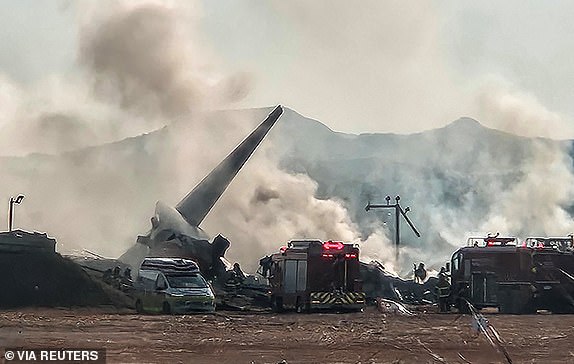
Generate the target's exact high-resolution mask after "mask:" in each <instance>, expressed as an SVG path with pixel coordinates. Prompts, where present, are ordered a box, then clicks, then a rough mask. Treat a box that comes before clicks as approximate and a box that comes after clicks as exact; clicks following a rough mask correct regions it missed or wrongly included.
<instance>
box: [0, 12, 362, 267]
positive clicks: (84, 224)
mask: <svg viewBox="0 0 574 364" xmlns="http://www.w3.org/2000/svg"><path fill="white" fill-rule="evenodd" d="M186 19H188V18H186V17H182V16H181V14H180V13H179V12H178V11H177V9H174V8H171V7H169V6H164V5H162V4H157V3H149V4H138V5H133V4H130V3H126V4H125V5H124V4H116V5H114V6H112V7H111V8H110V9H105V10H104V11H99V12H97V13H96V14H95V15H94V17H93V18H89V17H88V18H87V20H85V21H84V23H85V24H86V25H85V26H83V27H82V28H81V29H80V32H79V36H80V49H79V66H80V68H81V70H82V72H81V75H79V76H75V78H66V77H65V76H63V75H62V76H59V77H54V78H53V79H51V80H48V81H47V82H46V83H45V84H44V85H42V87H40V88H39V89H38V91H36V92H33V91H30V90H26V89H24V88H22V89H20V88H19V86H18V85H13V84H12V83H10V82H8V81H5V82H3V83H2V85H3V88H2V90H7V91H5V92H3V97H2V102H3V103H6V104H7V107H6V110H7V111H9V114H8V115H7V116H6V117H7V118H8V120H5V121H4V123H3V124H4V126H5V127H6V128H7V129H6V130H10V131H11V132H10V135H16V131H17V130H23V129H25V130H26V138H25V139H18V142H17V143H15V146H17V147H18V149H17V150H16V149H13V150H12V149H11V150H6V151H5V153H6V154H9V153H10V152H15V153H14V154H23V153H29V152H43V153H54V154H57V155H55V156H42V155H36V156H29V157H27V158H20V159H18V158H12V159H4V160H3V162H4V164H5V165H6V167H7V170H9V171H10V174H11V176H10V177H9V178H5V179H3V181H2V190H3V191H11V192H9V193H12V194H16V193H24V194H25V195H26V196H27V197H26V200H25V202H24V203H23V204H22V205H21V206H18V211H17V220H16V221H17V226H20V227H24V228H28V229H36V230H41V231H42V230H45V231H48V232H49V233H50V234H52V235H54V236H56V237H57V238H58V240H59V250H60V251H62V252H70V251H73V250H81V249H89V250H91V251H95V252H97V253H100V254H103V255H108V256H118V255H120V254H121V253H122V252H123V251H124V250H125V249H127V248H128V247H130V246H131V245H132V244H133V243H134V242H135V238H136V236H137V235H138V234H142V233H145V232H146V231H147V229H149V218H150V217H151V216H152V214H153V208H154V206H155V201H156V200H164V201H166V202H167V203H169V204H172V205H175V203H177V202H178V199H179V198H181V197H182V196H184V195H185V194H186V193H187V192H189V190H190V189H191V188H192V187H193V186H194V184H195V183H197V182H199V180H200V179H201V178H202V177H203V176H204V175H205V174H206V173H208V172H209V170H210V169H211V168H212V167H213V166H215V165H216V164H217V162H218V161H219V160H221V159H222V158H223V157H224V156H225V155H226V154H227V153H228V152H229V151H231V149H232V148H233V147H234V146H235V145H236V144H237V143H238V142H239V141H241V139H242V138H243V137H245V136H246V135H247V134H248V132H249V131H250V130H251V129H252V128H253V126H254V125H255V123H256V122H258V121H259V120H260V119H262V117H260V116H259V115H258V116H257V118H252V117H241V116H235V115H234V116H232V117H228V116H226V115H225V113H220V114H217V115H215V116H214V115H212V114H210V112H211V111H212V110H213V109H220V108H226V107H229V105H230V102H232V101H234V100H236V99H237V98H240V97H241V96H242V95H244V94H245V92H246V90H247V89H248V88H249V83H248V82H243V79H244V78H243V76H242V75H231V76H229V77H223V76H220V75H214V73H213V72H212V71H211V70H206V68H205V63H209V61H208V59H209V57H210V56H208V55H207V54H208V53H209V52H205V53H204V52H202V49H201V46H200V44H197V43H196V42H197V39H195V36H194V35H193V34H191V35H190V34H188V31H187V30H186V28H185V27H184V26H183V25H184V20H186ZM214 80H215V81H214ZM14 90H16V91H18V92H14ZM19 94H20V95H19ZM11 95H16V96H14V98H15V99H14V100H12V99H10V97H9V96H11ZM35 100H40V101H42V102H41V106H40V107H37V108H34V109H32V110H29V109H27V108H26V105H28V103H33V102H34V101H35ZM164 124H169V126H168V127H167V128H164V129H161V130H159V131H154V132H152V133H150V134H148V135H144V136H143V137H139V138H137V139H127V140H124V141H122V142H115V143H112V144H109V145H106V146H103V147H95V148H90V149H82V148H83V147H86V146H90V145H98V144H101V143H103V142H114V141H117V140H121V139H122V138H124V137H126V136H132V135H138V134H140V133H142V132H150V131H153V130H155V129H158V128H160V127H161V126H162V125H164ZM62 152H65V153H63V154H60V153H62ZM263 152H264V151H263V150H262V151H258V152H257V153H256V158H254V160H252V161H250V162H249V163H248V165H247V167H246V169H245V170H244V171H242V173H240V176H241V177H240V178H238V180H237V181H236V182H234V183H233V184H232V188H230V190H229V191H227V193H226V194H225V195H224V199H223V200H222V201H221V207H217V208H216V209H215V210H214V211H213V212H212V213H211V215H210V216H209V217H208V219H207V221H206V222H205V225H206V226H205V228H206V230H207V231H208V232H210V233H212V234H216V233H222V234H224V235H227V236H228V237H229V238H230V240H231V241H232V243H233V248H232V250H231V251H230V258H231V259H233V260H240V261H242V262H245V263H246V265H247V267H248V268H249V269H255V265H254V263H255V262H256V261H257V260H258V259H259V257H260V256H261V255H264V254H266V253H269V252H271V251H274V250H276V249H277V248H278V247H279V246H280V245H283V244H285V242H286V241H287V240H289V239H291V238H305V237H309V238H321V239H338V240H345V241H351V240H356V239H357V238H358V233H357V229H356V227H355V226H354V224H353V223H352V222H351V221H350V219H349V217H348V215H347V212H346V210H345V209H344V208H343V207H342V206H341V205H340V204H339V203H338V202H336V201H334V200H319V199H316V198H315V197H314V193H315V189H316V185H315V183H314V182H313V181H312V180H311V179H309V178H308V177H307V176H304V175H293V174H289V173H286V172H284V171H282V170H280V169H278V167H277V163H276V161H275V160H274V159H272V158H271V157H269V156H267V155H265V154H262V153H263ZM58 154H59V155H58ZM35 174H37V176H38V178H37V179H35V178H34V175H35Z"/></svg>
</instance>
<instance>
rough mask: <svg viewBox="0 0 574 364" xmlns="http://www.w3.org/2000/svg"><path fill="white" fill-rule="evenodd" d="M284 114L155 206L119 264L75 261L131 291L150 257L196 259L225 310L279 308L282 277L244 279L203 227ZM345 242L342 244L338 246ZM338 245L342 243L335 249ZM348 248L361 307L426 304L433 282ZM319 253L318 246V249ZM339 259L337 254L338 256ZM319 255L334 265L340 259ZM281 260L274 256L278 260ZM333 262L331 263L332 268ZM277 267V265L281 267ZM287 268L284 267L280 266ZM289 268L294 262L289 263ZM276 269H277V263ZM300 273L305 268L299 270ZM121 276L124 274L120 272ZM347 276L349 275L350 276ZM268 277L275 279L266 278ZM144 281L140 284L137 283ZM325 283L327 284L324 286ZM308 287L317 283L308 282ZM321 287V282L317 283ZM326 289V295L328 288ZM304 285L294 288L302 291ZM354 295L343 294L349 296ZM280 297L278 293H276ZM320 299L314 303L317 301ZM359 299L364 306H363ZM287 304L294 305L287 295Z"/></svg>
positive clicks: (221, 240) (277, 112) (276, 113)
mask: <svg viewBox="0 0 574 364" xmlns="http://www.w3.org/2000/svg"><path fill="white" fill-rule="evenodd" d="M282 112H283V110H282V108H281V106H277V107H276V108H275V109H274V110H273V111H272V112H271V113H270V114H269V115H268V117H267V118H266V119H265V120H264V121H263V122H262V123H261V124H260V125H259V126H258V127H257V128H256V129H255V130H254V131H253V132H252V133H251V134H250V135H249V136H248V137H247V138H246V139H245V140H243V142H241V143H240V144H239V145H238V146H237V147H236V148H235V149H234V150H233V151H232V152H231V153H230V154H229V155H228V156H227V157H226V158H225V159H224V160H223V161H222V162H220V163H219V165H218V166H217V167H216V168H215V169H213V170H212V171H211V172H210V173H209V174H208V175H207V176H206V177H205V178H204V179H203V180H202V181H201V182H200V183H199V184H198V185H197V186H196V187H195V188H194V189H193V190H192V191H191V192H190V193H189V194H188V195H187V196H185V197H184V198H183V200H181V201H180V202H179V203H178V204H177V205H176V206H175V208H172V207H170V206H167V205H166V204H164V203H162V202H158V203H157V204H156V210H155V215H154V216H153V217H152V218H151V225H152V228H151V230H150V232H148V233H147V234H145V235H141V236H139V237H138V238H137V242H136V244H135V245H134V246H133V247H132V248H130V249H129V250H128V251H127V252H126V253H124V254H123V255H122V256H121V257H120V258H119V259H118V260H109V259H102V258H101V257H99V256H97V255H95V254H93V253H91V255H93V256H92V257H91V258H87V257H84V258H78V259H76V261H77V262H78V263H79V264H81V265H82V266H84V267H85V268H87V269H88V270H90V271H92V272H95V273H96V274H97V273H99V274H101V275H102V278H103V279H104V281H106V282H108V283H110V284H111V285H112V286H114V287H116V288H119V289H121V290H124V291H126V292H130V291H131V290H132V286H133V282H132V278H134V277H139V275H138V274H132V273H131V272H132V271H133V272H138V271H139V268H140V264H141V262H142V261H143V260H144V258H146V257H164V258H175V257H177V258H187V259H191V260H193V261H195V262H196V263H197V265H198V267H199V271H200V272H201V275H202V276H203V277H205V279H207V280H208V281H210V282H212V283H213V289H214V291H215V295H216V297H217V305H218V307H221V308H225V307H227V308H235V309H245V308H247V307H249V308H251V309H253V308H255V307H269V305H270V304H271V303H273V302H274V303H275V305H276V306H277V303H278V302H277V300H273V299H272V298H270V296H269V292H270V290H271V291H274V292H277V290H276V286H274V284H275V282H276V279H277V277H278V275H277V273H278V272H275V274H274V275H273V278H272V279H270V283H271V286H269V285H267V284H266V282H264V281H265V279H261V278H260V277H258V276H254V275H245V274H244V273H243V272H242V271H241V269H240V267H239V265H238V264H237V263H236V264H235V265H234V266H233V267H232V266H231V265H230V264H229V263H228V262H227V261H226V260H225V258H224V255H225V252H226V251H227V249H228V248H229V246H230V242H229V241H228V240H227V239H226V238H225V237H223V236H222V235H217V236H216V237H215V238H214V239H213V241H212V242H210V241H209V238H208V236H207V234H206V233H205V232H204V231H203V230H202V229H201V228H200V227H199V225H200V224H201V222H202V221H203V219H204V218H205V216H206V215H207V214H208V212H209V211H210V210H211V208H212V207H213V206H214V205H215V203H216V202H217V200H218V199H219V197H220V196H221V195H222V194H223V192H224V191H225V189H226V188H227V186H228V185H229V184H230V183H231V181H232V180H233V178H234V177H235V176H236V175H237V173H238V172H239V170H240V169H241V167H242V166H243V165H244V164H245V163H246V161H247V160H248V159H249V157H250V156H251V154H252V153H253V152H254V151H255V149H256V148H257V147H258V145H259V144H260V143H261V141H262V140H263V138H264V137H265V136H266V134H267V133H268V132H269V130H270V129H271V128H272V127H273V125H274V124H275V123H276V122H277V120H278V119H279V117H280V116H281V114H282ZM291 244H295V245H292V246H291V247H290V248H289V249H290V250H294V249H300V246H299V245H300V244H299V243H291ZM336 244H342V243H336ZM315 245H317V246H319V247H321V246H322V247H325V245H324V244H322V245H321V244H320V243H318V242H316V243H313V244H311V245H309V247H308V248H309V250H314V249H317V248H315V247H314V246H315ZM337 246H338V245H337ZM342 246H343V247H344V249H351V250H353V252H354V253H349V254H351V256H353V258H352V275H353V279H352V280H348V279H349V277H350V276H348V277H346V279H347V281H346V283H345V285H346V287H352V290H351V292H359V291H360V292H361V294H360V295H359V294H357V295H354V294H353V298H354V299H355V301H353V302H354V304H355V305H358V306H361V305H362V304H364V302H365V301H366V300H368V301H369V302H374V300H375V298H377V297H384V298H390V299H394V300H400V301H406V302H422V301H423V297H424V296H425V294H428V292H430V291H431V290H430V289H429V287H430V286H431V285H432V279H431V280H429V281H428V282H427V284H425V285H420V284H415V283H414V282H413V281H404V280H401V279H400V278H398V277H393V276H391V275H389V274H388V273H387V272H386V271H385V270H384V268H383V267H382V266H381V265H380V264H378V263H370V264H367V263H362V262H359V260H358V249H357V248H347V246H348V244H344V245H342ZM318 249H319V250H320V248H318ZM335 255H336V254H335ZM335 255H334V256H331V257H327V258H325V257H321V259H331V260H334V261H335V262H336V261H338V259H339V258H338V257H335ZM279 260H281V258H280V256H279V255H275V262H276V263H277V262H278V261H279ZM261 262H262V267H261V269H262V270H263V271H265V270H267V274H269V273H271V270H270V269H273V268H274V267H275V266H272V267H267V268H266V267H265V262H273V259H269V257H266V258H263V259H262V261H261ZM331 263H333V262H330V263H329V264H331ZM277 264H279V263H277ZM281 264H283V263H281ZM285 264H287V265H289V264H292V263H288V262H285ZM276 266H278V265H276ZM301 269H302V268H301ZM309 269H310V270H309V271H310V272H312V269H313V268H312V264H311V263H309ZM122 272H123V273H122ZM347 273H349V272H347ZM263 276H264V278H271V277H269V276H268V275H266V274H263ZM139 283H140V282H136V286H137V284H139ZM325 284H327V283H325ZM329 284H331V285H332V286H333V287H335V288H341V287H340V285H339V282H335V281H333V280H331V281H330V282H329ZM308 285H309V288H310V289H311V287H314V286H315V285H316V283H314V282H313V281H312V279H309V283H308ZM319 285H321V283H319ZM333 287H322V288H321V290H322V291H323V292H327V291H328V290H327V289H328V288H329V289H331V288H333ZM298 288H300V287H295V289H298ZM349 294H350V293H345V295H349ZM329 295H330V293H329V294H328V295H327V296H329ZM274 296H275V297H276V295H274ZM312 301H313V300H310V299H309V297H307V299H306V300H305V302H300V305H303V306H305V305H307V304H310V303H311V302H312ZM315 301H316V299H315ZM359 301H361V302H359ZM285 304H286V305H295V306H297V304H296V302H290V298H289V297H287V296H286V297H285Z"/></svg>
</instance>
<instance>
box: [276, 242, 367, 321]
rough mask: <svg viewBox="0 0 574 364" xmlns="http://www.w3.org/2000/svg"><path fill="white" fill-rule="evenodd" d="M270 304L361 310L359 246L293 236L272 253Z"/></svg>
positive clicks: (300, 309)
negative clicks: (293, 238) (285, 244)
mask: <svg viewBox="0 0 574 364" xmlns="http://www.w3.org/2000/svg"><path fill="white" fill-rule="evenodd" d="M269 283H270V285H271V305H272V307H273V309H274V310H275V311H278V312H279V311H282V310H283V309H284V308H294V309H295V310H296V311H297V312H309V311H311V310H314V309H345V310H362V309H363V307H364V305H365V293H363V292H361V279H360V272H359V248H358V247H357V246H355V245H353V244H344V243H342V242H335V241H326V242H322V241H320V240H292V241H290V242H289V243H288V245H287V246H285V247H282V248H281V249H280V252H279V253H276V254H273V255H271V266H270V270H269Z"/></svg>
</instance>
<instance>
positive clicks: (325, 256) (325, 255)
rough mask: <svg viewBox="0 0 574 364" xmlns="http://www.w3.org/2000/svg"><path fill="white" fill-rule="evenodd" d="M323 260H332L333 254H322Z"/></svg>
mask: <svg viewBox="0 0 574 364" xmlns="http://www.w3.org/2000/svg"><path fill="white" fill-rule="evenodd" d="M322 256H323V258H333V254H323V255H322Z"/></svg>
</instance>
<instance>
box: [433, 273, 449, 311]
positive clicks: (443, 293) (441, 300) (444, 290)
mask: <svg viewBox="0 0 574 364" xmlns="http://www.w3.org/2000/svg"><path fill="white" fill-rule="evenodd" d="M435 289H436V293H437V296H438V307H439V311H440V312H448V311H450V305H449V303H448V298H449V296H450V283H449V282H448V277H447V275H446V269H445V268H444V267H442V268H441V269H440V273H439V274H438V282H437V284H436V286H435Z"/></svg>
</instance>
